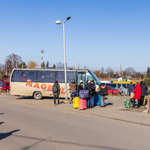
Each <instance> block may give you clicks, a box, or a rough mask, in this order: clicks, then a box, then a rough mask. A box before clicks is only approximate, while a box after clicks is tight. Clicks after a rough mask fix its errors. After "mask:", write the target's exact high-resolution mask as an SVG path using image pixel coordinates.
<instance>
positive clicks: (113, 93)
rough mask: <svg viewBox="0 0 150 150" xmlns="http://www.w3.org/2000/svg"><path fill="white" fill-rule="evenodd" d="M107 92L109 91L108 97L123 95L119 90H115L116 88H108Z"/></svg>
mask: <svg viewBox="0 0 150 150" xmlns="http://www.w3.org/2000/svg"><path fill="white" fill-rule="evenodd" d="M106 88H107V90H108V95H110V94H112V95H118V94H121V92H120V91H118V90H117V89H115V88H114V87H109V86H106Z"/></svg>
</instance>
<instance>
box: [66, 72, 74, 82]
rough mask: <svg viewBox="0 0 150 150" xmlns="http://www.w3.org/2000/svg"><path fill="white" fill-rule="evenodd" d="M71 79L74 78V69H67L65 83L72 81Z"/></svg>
mask: <svg viewBox="0 0 150 150" xmlns="http://www.w3.org/2000/svg"><path fill="white" fill-rule="evenodd" d="M73 79H76V71H67V83H70V82H72V80H73Z"/></svg>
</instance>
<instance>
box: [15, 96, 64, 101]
mask: <svg viewBox="0 0 150 150" xmlns="http://www.w3.org/2000/svg"><path fill="white" fill-rule="evenodd" d="M16 99H33V100H35V99H34V98H33V97H32V96H28V97H26V96H22V97H17V98H16ZM43 99H51V100H53V99H54V97H43V98H42V99H40V100H43ZM59 99H64V100H65V98H61V97H60V98H59ZM40 100H37V101H40Z"/></svg>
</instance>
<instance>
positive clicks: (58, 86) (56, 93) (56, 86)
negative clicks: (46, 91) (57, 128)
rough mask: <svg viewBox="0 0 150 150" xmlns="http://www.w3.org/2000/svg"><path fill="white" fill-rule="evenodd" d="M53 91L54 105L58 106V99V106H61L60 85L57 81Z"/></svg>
mask: <svg viewBox="0 0 150 150" xmlns="http://www.w3.org/2000/svg"><path fill="white" fill-rule="evenodd" d="M52 90H53V95H54V105H56V97H57V100H58V104H59V95H60V85H59V84H58V81H57V80H56V81H55V83H54V85H53V88H52Z"/></svg>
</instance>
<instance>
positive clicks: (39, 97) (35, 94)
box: [33, 91, 42, 100]
mask: <svg viewBox="0 0 150 150" xmlns="http://www.w3.org/2000/svg"><path fill="white" fill-rule="evenodd" d="M33 98H34V99H36V100H40V99H42V94H41V92H39V91H36V92H34V94H33Z"/></svg>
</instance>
